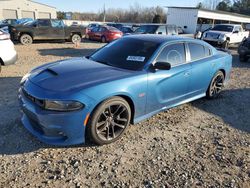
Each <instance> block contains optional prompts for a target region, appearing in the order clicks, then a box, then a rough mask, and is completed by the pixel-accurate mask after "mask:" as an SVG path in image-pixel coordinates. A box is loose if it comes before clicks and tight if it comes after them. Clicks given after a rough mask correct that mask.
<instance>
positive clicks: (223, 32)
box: [206, 30, 230, 35]
mask: <svg viewBox="0 0 250 188" xmlns="http://www.w3.org/2000/svg"><path fill="white" fill-rule="evenodd" d="M206 33H209V34H218V35H220V34H225V35H226V34H229V33H230V32H225V31H215V30H214V31H213V30H210V31H207V32H206Z"/></svg>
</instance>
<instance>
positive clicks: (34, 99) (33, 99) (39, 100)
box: [22, 88, 45, 108]
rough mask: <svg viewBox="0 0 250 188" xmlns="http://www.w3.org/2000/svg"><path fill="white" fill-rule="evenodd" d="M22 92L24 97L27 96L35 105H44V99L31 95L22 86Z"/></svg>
mask: <svg viewBox="0 0 250 188" xmlns="http://www.w3.org/2000/svg"><path fill="white" fill-rule="evenodd" d="M22 91H23V94H24V96H25V97H26V98H28V99H29V100H30V101H32V102H33V103H35V104H36V105H38V106H39V107H41V108H42V107H44V105H45V102H44V100H41V99H38V98H36V97H34V96H32V95H30V94H29V93H28V92H27V91H25V89H23V88H22Z"/></svg>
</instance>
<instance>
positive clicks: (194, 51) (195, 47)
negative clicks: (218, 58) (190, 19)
mask: <svg viewBox="0 0 250 188" xmlns="http://www.w3.org/2000/svg"><path fill="white" fill-rule="evenodd" d="M188 48H189V52H190V57H191V61H197V60H200V59H204V58H206V57H209V56H210V55H211V50H210V49H209V48H208V47H206V46H203V45H201V44H195V43H188Z"/></svg>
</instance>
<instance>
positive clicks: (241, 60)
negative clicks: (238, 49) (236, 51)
mask: <svg viewBox="0 0 250 188" xmlns="http://www.w3.org/2000/svg"><path fill="white" fill-rule="evenodd" d="M239 59H240V62H247V61H248V57H247V56H245V55H240V57H239Z"/></svg>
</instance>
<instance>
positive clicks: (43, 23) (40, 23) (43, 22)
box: [38, 20, 50, 27]
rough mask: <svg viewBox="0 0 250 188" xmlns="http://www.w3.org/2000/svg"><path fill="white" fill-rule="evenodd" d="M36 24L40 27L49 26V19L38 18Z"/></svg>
mask: <svg viewBox="0 0 250 188" xmlns="http://www.w3.org/2000/svg"><path fill="white" fill-rule="evenodd" d="M38 26H40V27H49V26H50V20H38Z"/></svg>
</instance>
